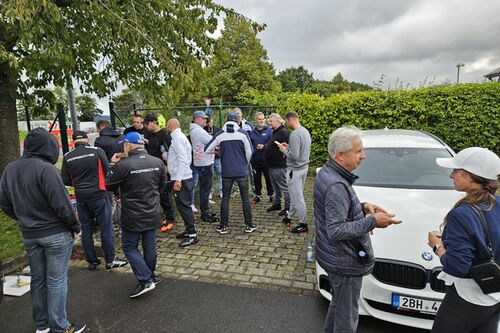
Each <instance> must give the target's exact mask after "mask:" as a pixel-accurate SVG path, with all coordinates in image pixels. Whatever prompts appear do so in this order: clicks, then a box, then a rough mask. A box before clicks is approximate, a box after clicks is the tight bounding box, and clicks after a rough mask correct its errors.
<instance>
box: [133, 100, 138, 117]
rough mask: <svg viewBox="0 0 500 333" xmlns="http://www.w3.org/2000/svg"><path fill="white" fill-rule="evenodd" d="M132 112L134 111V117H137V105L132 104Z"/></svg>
mask: <svg viewBox="0 0 500 333" xmlns="http://www.w3.org/2000/svg"><path fill="white" fill-rule="evenodd" d="M132 110H134V116H137V108H136V107H135V103H133V104H132Z"/></svg>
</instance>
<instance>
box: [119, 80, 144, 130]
mask: <svg viewBox="0 0 500 333" xmlns="http://www.w3.org/2000/svg"><path fill="white" fill-rule="evenodd" d="M113 103H114V104H115V105H114V107H115V112H116V113H117V114H118V116H119V117H120V118H121V120H123V122H125V123H126V122H127V121H128V120H129V119H130V118H131V117H132V114H133V112H134V109H133V106H134V105H135V107H136V109H141V108H143V107H144V106H145V105H146V100H145V98H144V96H143V95H142V93H140V92H138V91H136V90H132V89H129V88H125V89H123V90H122V93H121V94H120V95H118V96H116V97H114V98H113Z"/></svg>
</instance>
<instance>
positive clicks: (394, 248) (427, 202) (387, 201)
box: [354, 186, 463, 269]
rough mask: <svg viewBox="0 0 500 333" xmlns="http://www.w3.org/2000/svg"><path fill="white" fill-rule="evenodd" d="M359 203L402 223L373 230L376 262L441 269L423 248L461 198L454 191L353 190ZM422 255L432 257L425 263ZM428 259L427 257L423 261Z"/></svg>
mask: <svg viewBox="0 0 500 333" xmlns="http://www.w3.org/2000/svg"><path fill="white" fill-rule="evenodd" d="M354 188H355V191H356V193H357V195H358V197H359V200H360V201H361V202H370V203H374V204H376V205H378V206H380V207H382V208H384V209H385V210H387V211H388V212H390V213H393V214H396V217H395V218H396V219H398V220H401V221H402V223H401V224H398V225H391V226H389V227H388V228H386V229H378V228H377V229H374V230H373V235H372V244H373V249H374V252H375V257H376V258H384V259H392V260H400V261H408V262H412V263H416V264H419V265H422V266H423V267H425V268H426V269H432V268H434V267H436V266H441V264H440V262H439V258H438V257H437V256H436V255H434V253H432V249H431V248H430V247H429V246H428V245H427V234H428V232H429V231H431V230H439V225H440V224H441V223H442V222H443V219H444V217H445V216H446V214H447V213H448V211H450V210H451V208H452V207H453V205H454V204H455V202H457V201H458V200H459V199H460V198H461V197H463V194H461V193H460V192H457V191H455V190H423V189H401V188H383V187H367V186H354ZM424 252H428V254H431V255H432V259H431V260H425V259H424V257H425V255H423V253H424ZM427 259H429V257H427Z"/></svg>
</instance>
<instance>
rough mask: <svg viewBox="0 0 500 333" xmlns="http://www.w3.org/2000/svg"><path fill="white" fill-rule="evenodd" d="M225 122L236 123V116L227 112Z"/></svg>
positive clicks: (234, 113)
mask: <svg viewBox="0 0 500 333" xmlns="http://www.w3.org/2000/svg"><path fill="white" fill-rule="evenodd" d="M226 120H227V121H238V115H237V114H236V112H229V113H228V114H227V116H226Z"/></svg>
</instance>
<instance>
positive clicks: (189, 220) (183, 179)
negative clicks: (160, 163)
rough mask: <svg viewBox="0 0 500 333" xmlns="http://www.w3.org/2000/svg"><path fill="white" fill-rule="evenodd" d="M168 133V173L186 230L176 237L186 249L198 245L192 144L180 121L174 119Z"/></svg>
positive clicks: (168, 124)
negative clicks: (192, 192)
mask: <svg viewBox="0 0 500 333" xmlns="http://www.w3.org/2000/svg"><path fill="white" fill-rule="evenodd" d="M167 131H168V132H169V133H170V135H171V137H172V144H171V145H170V150H169V153H168V172H169V173H170V179H171V180H172V181H173V182H174V193H175V195H174V197H175V205H176V206H177V209H178V210H179V213H180V214H181V217H182V220H183V221H184V225H185V227H186V230H185V231H183V232H181V233H179V234H177V236H175V237H176V238H177V239H182V241H181V242H180V244H179V246H181V247H185V246H189V245H193V244H196V243H198V235H197V234H196V224H195V222H194V213H193V211H192V209H191V191H192V190H193V183H194V181H193V172H192V171H191V168H190V165H191V160H192V156H191V150H192V148H191V144H190V143H189V140H188V139H187V137H186V136H185V135H184V133H182V131H181V129H180V123H179V120H177V119H175V118H172V119H169V120H168V122H167Z"/></svg>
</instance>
